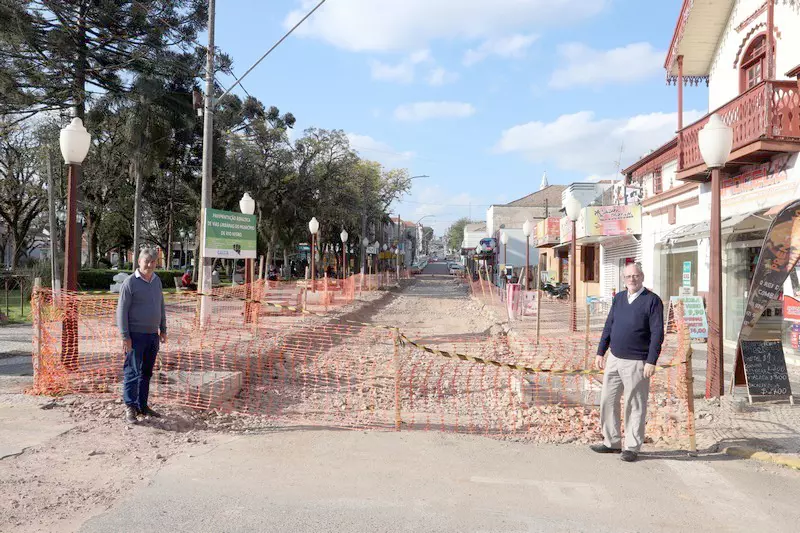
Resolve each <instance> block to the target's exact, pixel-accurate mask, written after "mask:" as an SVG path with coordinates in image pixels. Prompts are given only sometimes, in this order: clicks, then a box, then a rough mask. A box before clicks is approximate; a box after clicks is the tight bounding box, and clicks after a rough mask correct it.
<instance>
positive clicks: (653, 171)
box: [624, 0, 800, 343]
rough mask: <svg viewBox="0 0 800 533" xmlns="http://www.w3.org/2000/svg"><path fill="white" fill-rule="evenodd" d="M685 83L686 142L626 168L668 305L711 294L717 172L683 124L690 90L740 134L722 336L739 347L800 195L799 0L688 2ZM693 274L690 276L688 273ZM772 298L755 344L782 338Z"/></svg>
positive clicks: (726, 229) (681, 23)
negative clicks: (689, 294)
mask: <svg viewBox="0 0 800 533" xmlns="http://www.w3.org/2000/svg"><path fill="white" fill-rule="evenodd" d="M665 68H666V71H667V80H668V81H669V82H670V83H673V84H675V85H676V87H677V108H678V124H677V125H676V126H677V136H676V137H675V139H673V140H671V141H670V142H669V143H667V144H665V145H664V146H662V147H660V148H658V149H657V150H655V151H654V152H652V153H651V154H648V156H645V157H644V158H642V159H640V160H639V161H637V162H636V163H635V164H634V165H632V166H631V167H629V168H628V169H626V170H625V171H624V173H625V174H626V184H627V185H628V186H631V187H633V188H638V189H640V190H641V191H642V193H643V201H642V205H643V209H644V218H643V230H642V231H643V233H642V245H643V246H642V249H643V266H644V270H645V275H646V277H647V279H648V280H649V282H650V283H649V286H652V287H653V288H654V289H655V290H656V292H658V293H659V294H661V296H662V297H664V298H668V297H669V296H675V295H677V291H678V290H679V288H680V287H681V286H689V287H691V288H692V289H693V290H695V291H696V292H697V293H698V294H700V295H701V296H707V294H708V290H709V271H710V246H709V226H710V223H709V213H710V204H711V188H710V183H709V172H708V169H707V168H706V166H705V164H704V162H703V159H702V156H701V154H700V150H699V145H698V133H699V131H700V130H701V129H702V128H703V127H704V126H705V124H706V123H707V122H708V117H709V115H706V116H705V117H703V118H701V119H700V120H698V121H696V122H694V123H692V124H688V125H685V124H684V123H683V109H682V107H683V91H684V88H685V87H688V88H689V90H695V89H692V88H691V87H692V86H697V85H700V84H707V86H708V98H709V109H710V110H711V111H712V112H714V113H717V114H719V115H720V116H721V117H722V119H723V121H724V122H725V123H726V124H727V125H728V126H730V127H731V128H732V129H733V134H734V141H733V150H732V152H731V155H730V157H729V159H728V163H727V164H726V166H725V168H724V169H723V172H724V174H723V179H722V183H721V206H722V207H721V211H722V213H721V215H722V238H723V242H722V247H723V249H722V269H723V283H722V291H723V306H724V315H725V317H724V323H723V327H724V336H725V340H726V342H730V343H734V342H735V341H736V339H737V336H738V331H739V327H740V325H741V322H742V318H743V315H744V308H745V305H746V302H747V298H748V296H749V294H748V291H749V289H750V281H751V280H752V274H753V269H754V267H755V264H756V262H757V259H758V254H759V252H760V250H761V244H762V242H763V240H764V236H765V233H766V230H767V229H768V227H769V224H770V223H771V221H772V219H773V218H774V216H775V215H776V214H777V213H778V212H779V210H780V207H781V206H782V205H783V204H785V203H786V202H787V201H789V200H793V199H796V198H798V195H800V168H798V161H797V159H798V157H797V153H798V151H800V2H794V1H791V0H766V1H764V0H685V1H684V3H683V6H682V8H681V12H680V15H679V18H678V21H677V24H676V28H675V32H674V34H673V37H672V42H671V45H670V48H669V51H668V55H667V58H666V62H665ZM684 272H686V276H684ZM781 329H782V318H781V303H780V302H773V304H772V305H771V306H770V308H768V309H767V310H766V311H765V313H764V316H763V318H762V320H761V321H760V322H759V326H758V330H757V332H756V338H757V337H758V336H759V335H760V336H762V338H774V337H775V336H776V335H779V334H780V333H781Z"/></svg>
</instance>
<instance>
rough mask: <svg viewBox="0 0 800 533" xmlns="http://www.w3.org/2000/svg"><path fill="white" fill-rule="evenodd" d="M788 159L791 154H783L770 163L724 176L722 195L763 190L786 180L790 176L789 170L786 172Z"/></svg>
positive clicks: (737, 194)
mask: <svg viewBox="0 0 800 533" xmlns="http://www.w3.org/2000/svg"><path fill="white" fill-rule="evenodd" d="M788 160H789V154H782V155H780V156H778V157H775V158H774V159H773V160H772V161H770V162H769V163H764V164H762V165H756V166H754V167H751V168H750V169H749V170H747V171H746V172H742V173H741V174H737V175H735V176H728V177H726V178H724V179H723V180H722V189H721V195H722V197H723V198H725V197H732V196H740V195H743V194H747V193H752V192H758V191H763V190H764V189H767V188H769V187H773V186H775V185H778V184H780V183H783V182H785V181H786V180H787V179H788V177H789V175H788V172H786V163H787V162H788Z"/></svg>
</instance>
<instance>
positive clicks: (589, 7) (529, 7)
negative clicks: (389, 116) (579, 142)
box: [284, 0, 610, 51]
mask: <svg viewBox="0 0 800 533" xmlns="http://www.w3.org/2000/svg"><path fill="white" fill-rule="evenodd" d="M297 3H298V4H299V6H298V8H297V9H295V10H293V11H291V12H290V13H289V14H288V15H287V16H286V18H285V20H284V25H285V26H287V27H291V26H294V24H296V23H297V22H298V21H299V20H300V19H301V18H302V17H303V16H305V14H306V13H307V12H308V10H310V9H311V8H312V7H313V5H315V4H316V3H317V0H297ZM609 4H610V0H493V1H491V2H488V1H486V0H436V1H431V0H402V1H397V0H395V1H390V2H386V1H379V0H336V1H333V2H327V3H326V4H325V5H324V6H322V7H321V8H320V9H319V11H317V12H316V13H314V14H313V15H312V16H311V17H310V18H309V19H308V20H306V22H304V23H303V24H302V25H301V26H300V27H299V28H298V29H297V31H296V34H298V35H301V36H307V37H314V38H317V39H321V40H323V41H326V42H328V43H331V44H333V45H334V46H337V47H339V48H344V49H346V50H352V51H388V50H409V49H414V48H419V47H426V46H428V44H429V43H430V42H431V41H433V40H437V39H443V40H444V39H448V40H452V39H491V38H495V37H498V36H501V35H507V34H509V33H513V32H516V31H523V30H529V29H530V28H531V27H537V26H538V27H550V26H553V25H566V24H572V23H575V22H576V21H580V20H584V19H586V18H588V17H591V16H593V15H596V14H597V13H599V12H600V11H601V10H602V9H603V8H604V7H606V6H607V5H609Z"/></svg>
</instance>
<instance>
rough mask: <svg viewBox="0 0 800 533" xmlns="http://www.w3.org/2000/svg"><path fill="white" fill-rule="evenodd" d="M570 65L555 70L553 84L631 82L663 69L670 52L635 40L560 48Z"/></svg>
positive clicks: (566, 45) (574, 44) (569, 45)
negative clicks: (600, 47)
mask: <svg viewBox="0 0 800 533" xmlns="http://www.w3.org/2000/svg"><path fill="white" fill-rule="evenodd" d="M558 53H559V55H560V56H561V58H562V60H563V63H564V64H565V65H566V66H564V67H563V68H559V69H558V70H556V71H555V72H553V74H552V76H551V77H550V87H553V88H555V89H566V88H570V87H575V86H579V85H593V86H597V85H604V84H607V83H615V82H622V83H630V82H635V81H639V80H642V79H645V78H648V77H650V76H655V75H656V74H658V73H659V72H661V70H662V65H663V63H664V55H665V53H666V52H663V51H660V50H655V49H654V48H653V46H652V45H651V44H650V43H633V44H629V45H628V46H623V47H621V48H614V49H612V50H594V49H592V48H589V47H588V46H586V45H584V44H581V43H570V44H565V45H562V46H560V47H559V50H558Z"/></svg>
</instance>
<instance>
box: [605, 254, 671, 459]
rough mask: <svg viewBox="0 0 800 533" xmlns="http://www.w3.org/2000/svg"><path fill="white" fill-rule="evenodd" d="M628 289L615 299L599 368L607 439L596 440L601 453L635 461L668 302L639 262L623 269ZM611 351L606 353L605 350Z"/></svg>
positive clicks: (639, 446)
mask: <svg viewBox="0 0 800 533" xmlns="http://www.w3.org/2000/svg"><path fill="white" fill-rule="evenodd" d="M625 286H626V289H627V290H625V291H622V292H620V293H619V294H617V295H616V296H614V299H613V300H612V303H611V311H610V312H609V313H608V318H607V319H606V325H605V327H604V328H603V334H602V335H601V336H600V345H599V346H598V348H597V357H596V358H595V366H597V368H599V369H605V375H604V376H603V390H602V393H601V394H600V424H601V426H602V431H603V443H602V444H593V445H592V446H591V449H592V450H593V451H595V452H597V453H621V454H622V456H621V459H622V460H623V461H626V462H632V461H635V460H636V459H637V457H638V455H639V450H640V449H641V447H642V443H643V442H644V426H645V418H646V416H647V396H648V394H649V392H650V378H651V377H652V376H653V374H654V373H655V370H656V361H658V356H659V355H660V354H661V345H662V344H663V342H664V304H663V302H662V301H661V298H659V297H658V295H657V294H655V293H654V292H652V291H649V290H647V289H645V288H644V273H643V272H642V267H641V266H640V265H639V264H638V263H631V264H629V265H627V266H626V267H625ZM609 348H610V349H611V350H610V352H609V354H608V355H607V356H606V352H607V351H609ZM623 391H624V393H625V449H624V450H623V449H622V439H621V436H620V396H621V395H622V393H623Z"/></svg>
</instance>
